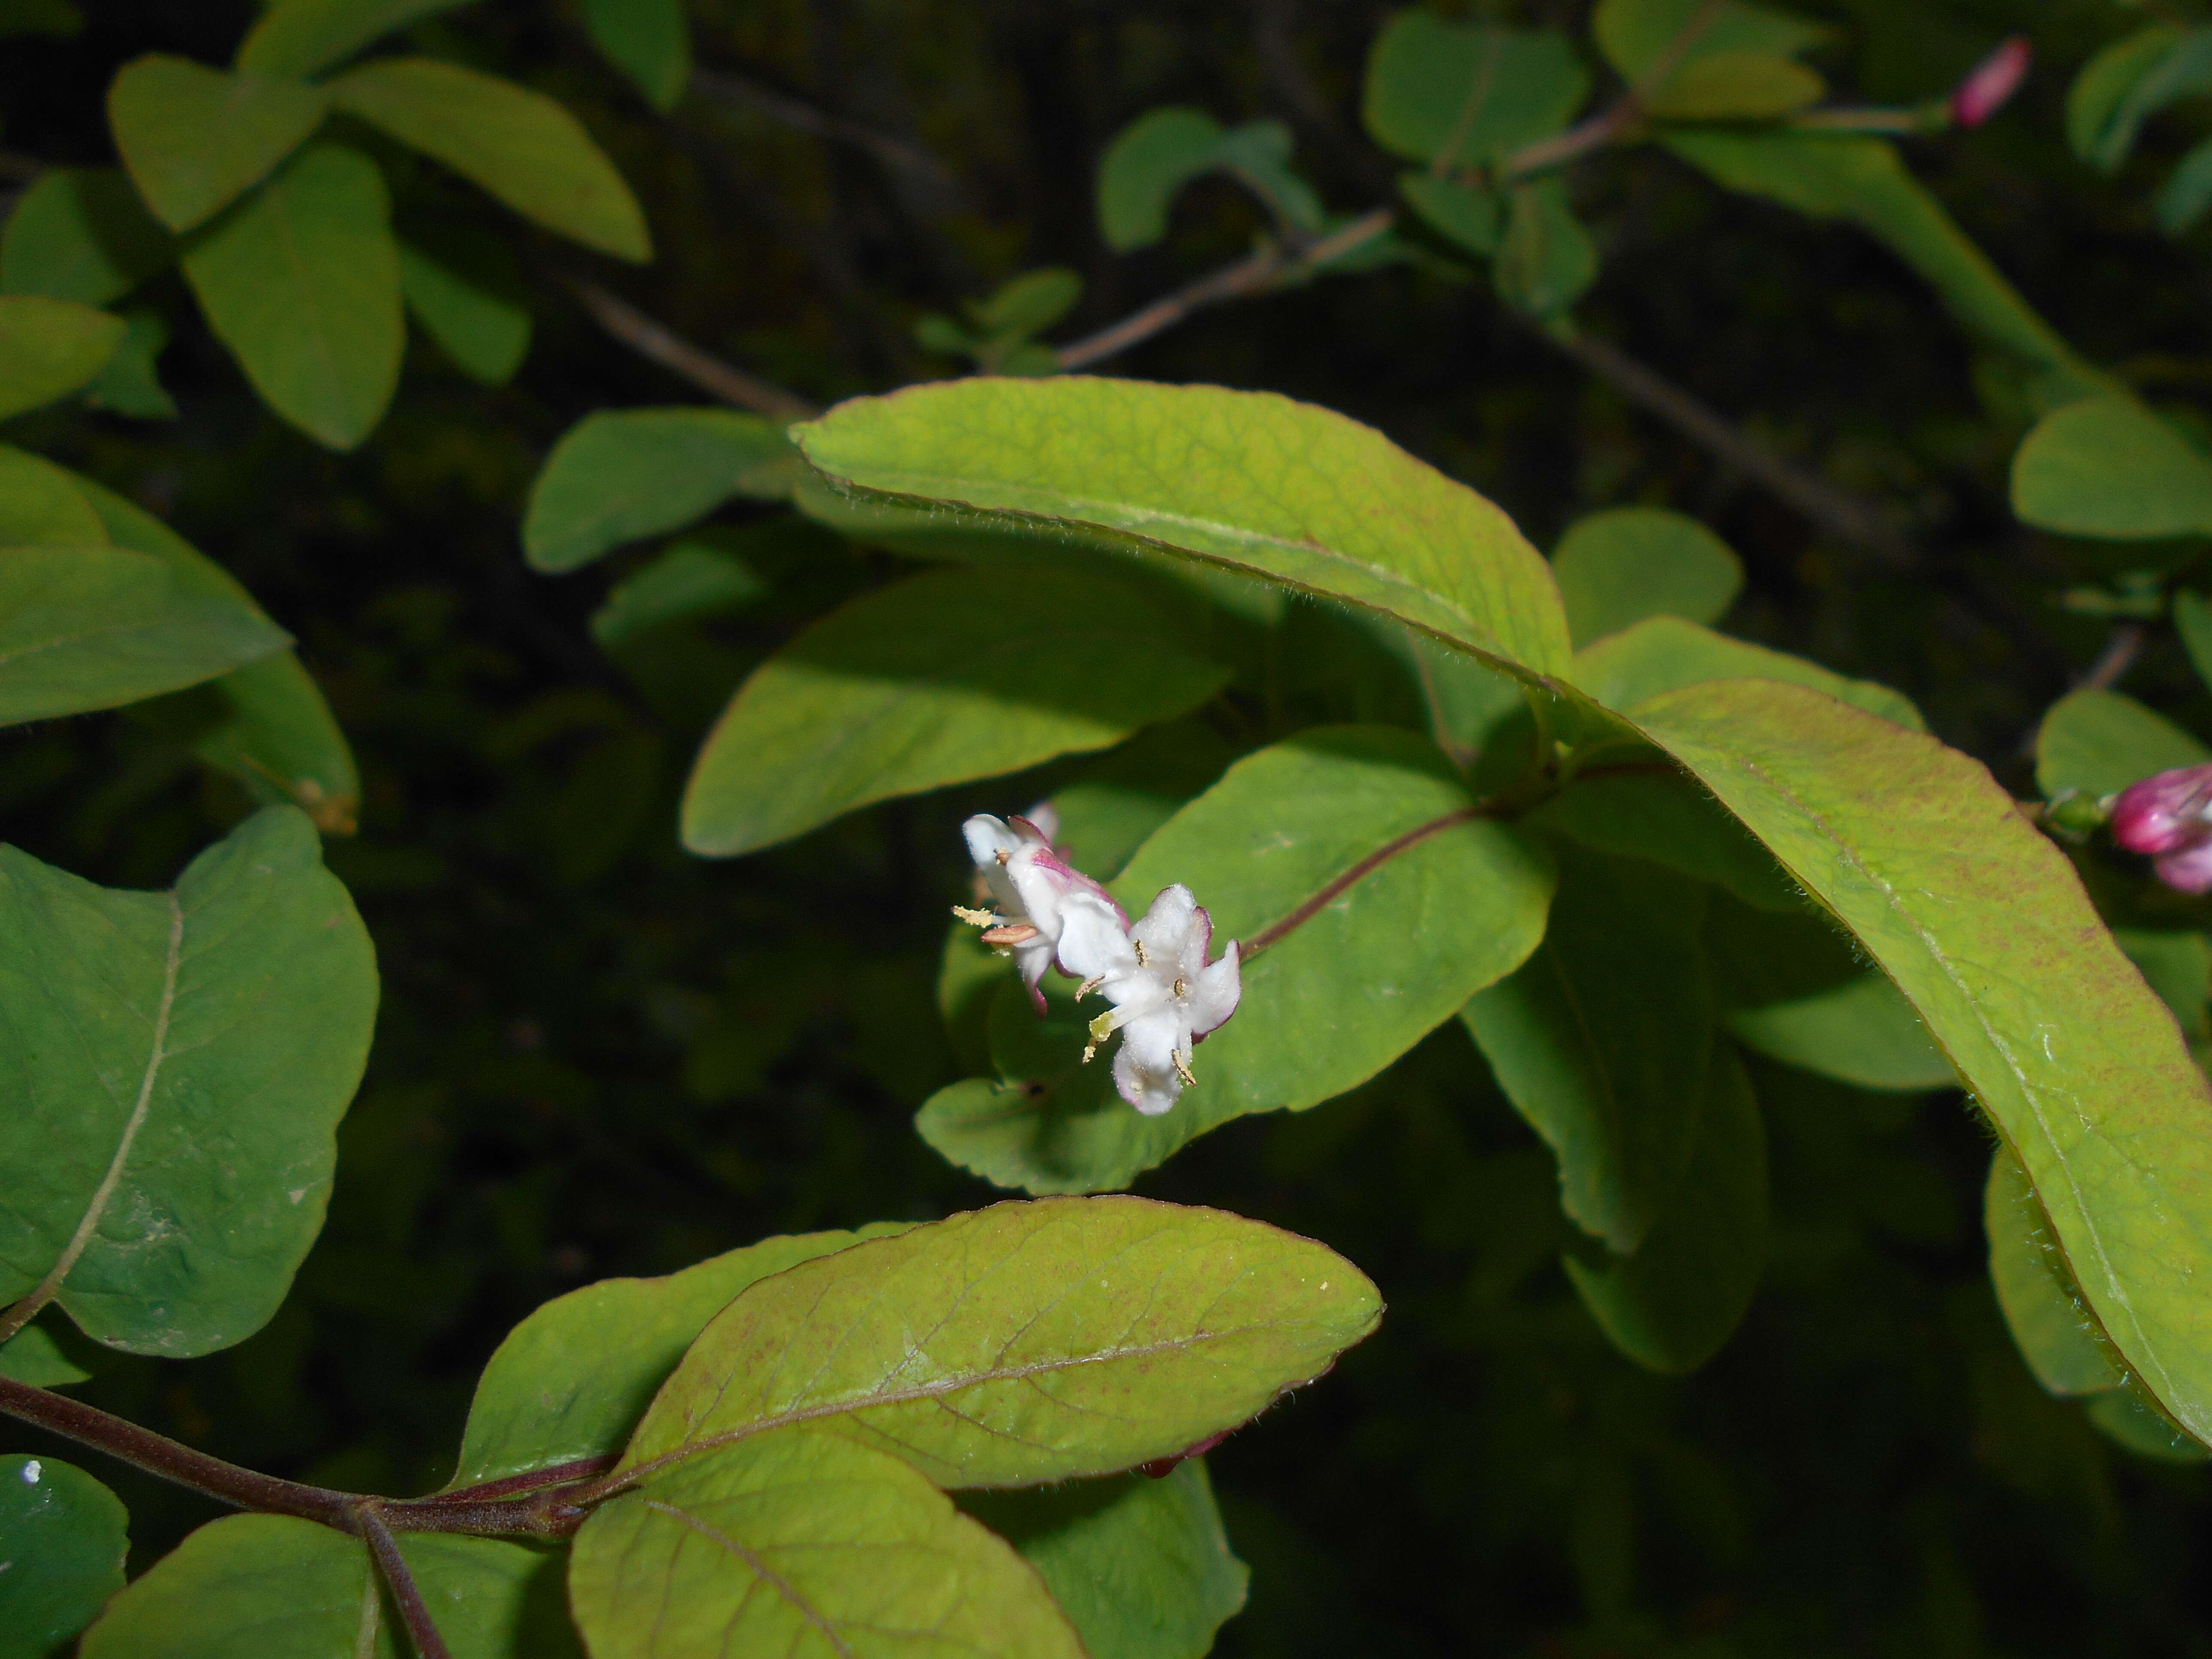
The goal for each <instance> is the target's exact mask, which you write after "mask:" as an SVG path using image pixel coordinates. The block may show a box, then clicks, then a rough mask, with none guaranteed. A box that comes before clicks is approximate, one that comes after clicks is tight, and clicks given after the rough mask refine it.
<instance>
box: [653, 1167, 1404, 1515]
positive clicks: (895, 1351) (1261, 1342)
mask: <svg viewBox="0 0 2212 1659" xmlns="http://www.w3.org/2000/svg"><path fill="white" fill-rule="evenodd" d="M1381 1314H1382V1303H1381V1301H1380V1299H1379V1297H1377V1296H1376V1291H1375V1287H1374V1286H1373V1285H1371V1284H1370V1283H1369V1282H1368V1280H1367V1278H1366V1276H1365V1275H1364V1274H1363V1273H1360V1271H1359V1270H1358V1268H1357V1267H1353V1266H1352V1264H1351V1263H1350V1262H1348V1261H1345V1260H1344V1259H1343V1258H1342V1257H1341V1256H1339V1255H1335V1254H1334V1252H1332V1251H1330V1250H1328V1249H1326V1248H1324V1247H1323V1246H1322V1245H1319V1244H1316V1243H1313V1242H1312V1241H1311V1240H1310V1239H1304V1238H1300V1237H1297V1236H1296V1235H1295V1234H1291V1233H1285V1232H1282V1231H1278V1230H1277V1229H1275V1228H1273V1227H1269V1226H1267V1225H1263V1224H1261V1223H1260V1222H1256V1221H1247V1220H1245V1219H1243V1218H1241V1217H1238V1216H1232V1215H1226V1214H1224V1213H1222V1212H1219V1211H1216V1210H1201V1209H1184V1208H1180V1207H1178V1206H1174V1205H1170V1204H1158V1203H1154V1202H1152V1201H1151V1200H1147V1199H1139V1198H1127V1197H1114V1198H1048V1199H1040V1200H1036V1201H1034V1202H1030V1203H1010V1204H999V1205H994V1206H992V1207H991V1208H989V1209H987V1210H978V1211H974V1212H969V1213H968V1214H965V1215H957V1216H954V1217H952V1218H950V1219H949V1220H945V1221H939V1222H934V1223H932V1224H930V1225H927V1226H922V1227H916V1228H915V1229H914V1230H913V1231H910V1232H906V1233H902V1234H901V1235H899V1236H898V1237H896V1238H879V1239H875V1240H873V1241H872V1242H870V1243H865V1244H856V1245H854V1246H853V1247H852V1248H851V1249H848V1250H841V1251H839V1252H838V1253H837V1254H836V1255H833V1256H826V1257H823V1258H820V1259H818V1260H816V1261H809V1262H805V1263H802V1264H801V1265H799V1266H798V1267H793V1268H792V1269H791V1270H790V1271H789V1272H787V1273H778V1274H776V1275H775V1277H773V1278H769V1279H762V1280H761V1281H759V1282H758V1283H757V1284H756V1285H753V1286H752V1288H751V1289H750V1290H748V1291H745V1292H744V1294H743V1295H742V1296H740V1297H738V1299H737V1300H736V1301H735V1302H733V1303H732V1304H730V1306H729V1307H728V1308H727V1309H726V1310H724V1312H722V1313H721V1314H720V1316H718V1317H717V1318H716V1319H715V1320H714V1322H713V1323H712V1324H710V1325H708V1327H707V1329H706V1331H705V1332H704V1334H702V1335H701V1336H700V1338H699V1340H697V1341H696V1342H695V1343H693V1344H692V1345H691V1349H690V1352H688V1353H687V1354H685V1356H684V1363H683V1364H681V1365H679V1366H678V1367H677V1370H676V1374H675V1375H674V1376H671V1377H670V1378H669V1379H668V1382H667V1383H666V1384H665V1386H664V1387H663V1388H662V1389H661V1390H660V1393H659V1395H658V1396H656V1397H655V1399H654V1400H653V1405H652V1407H651V1408H650V1409H649V1410H648V1411H647V1413H646V1415H645V1421H644V1422H643V1423H642V1424H641V1425H639V1427H638V1431H637V1434H636V1436H635V1437H634V1438H633V1439H632V1440H631V1442H630V1444H629V1450H628V1451H627V1452H625V1453H624V1454H623V1463H622V1466H621V1467H622V1468H623V1470H624V1471H627V1472H629V1474H632V1475H634V1476H635V1477H636V1478H638V1479H645V1478H647V1477H648V1476H651V1475H653V1474H657V1473H658V1472H659V1471H663V1470H665V1469H669V1468H672V1467H674V1466H676V1465H678V1464H681V1463H683V1462H688V1461H690V1460H691V1459H693V1458H696V1457H698V1456H700V1455H702V1454H706V1453H709V1452H712V1451H714V1449H716V1448H719V1447H725V1446H731V1445H734V1444H736V1443H740V1442H743V1441H746V1440H750V1439H754V1438H756V1437H764V1436H767V1435H769V1434H770V1433H772V1432H774V1431H777V1430H780V1429H788V1428H792V1427H795V1426H799V1425H808V1424H812V1425H819V1426H821V1427H824V1428H833V1427H834V1428H836V1429H837V1430H838V1431H840V1432H841V1433H842V1435H844V1436H845V1437H848V1438H850V1439H853V1440H855V1441H857V1442H860V1443H862V1444H866V1445H868V1446H872V1447H877V1448H880V1449H885V1450H888V1451H890V1452H891V1453H893V1454H895V1455H896V1456H898V1457H900V1458H902V1459H904V1460H905V1461H906V1462H908V1463H910V1464H912V1465H913V1467H914V1468H917V1469H919V1470H920V1471H921V1473H922V1474H925V1475H927V1476H928V1477H929V1478H930V1479H931V1480H934V1481H936V1482H937V1484H939V1486H1030V1485H1035V1484H1037V1483H1039V1482H1044V1481H1053V1480H1067V1479H1069V1478H1070V1477H1073V1476H1076V1475H1084V1474H1107V1473H1110V1472H1112V1471H1114V1470H1117V1469H1125V1468H1131V1467H1133V1466H1134V1465H1136V1464H1138V1463H1142V1462H1149V1461H1151V1460H1152V1459H1154V1458H1158V1457H1171V1456H1174V1455H1176V1454H1178V1453H1180V1452H1182V1450H1184V1449H1186V1448H1188V1447H1190V1446H1192V1445H1194V1444H1195V1443H1198V1442H1199V1441H1200V1440H1202V1439H1205V1438H1206V1437H1208V1436H1210V1435H1213V1434H1218V1433H1219V1432H1220V1431H1223V1430H1225V1429H1228V1428H1231V1427H1234V1426H1236V1425H1238V1424H1241V1423H1243V1422H1245V1421H1246V1420H1247V1419H1250V1418H1252V1417H1254V1416H1255V1415H1257V1414H1258V1413H1260V1412H1261V1410H1263V1409H1264V1408H1265V1407H1267V1405H1268V1404H1269V1403H1270V1402H1271V1401H1273V1400H1275V1399H1276V1398H1277V1397H1278V1396H1279V1395H1281V1394H1282V1393H1283V1392H1284V1391H1285V1389H1291V1388H1293V1387H1296V1386H1298V1385H1300V1384H1302V1383H1305V1382H1308V1381H1310V1379H1311V1378H1313V1377H1315V1376H1319V1375H1320V1374H1321V1373H1322V1371H1324V1370H1328V1367H1329V1365H1330V1364H1333V1363H1334V1360H1335V1358H1336V1356H1337V1355H1338V1354H1339V1353H1340V1352H1343V1351H1344V1350H1345V1349H1346V1348H1348V1347H1350V1346H1352V1344H1353V1343H1355V1342H1358V1340H1361V1339H1362V1338H1363V1337H1364V1336H1366V1335H1367V1334H1368V1333H1369V1332H1370V1331H1371V1330H1373V1329H1374V1328H1375V1324H1376V1321H1377V1320H1378V1319H1379V1318H1380V1317H1381Z"/></svg>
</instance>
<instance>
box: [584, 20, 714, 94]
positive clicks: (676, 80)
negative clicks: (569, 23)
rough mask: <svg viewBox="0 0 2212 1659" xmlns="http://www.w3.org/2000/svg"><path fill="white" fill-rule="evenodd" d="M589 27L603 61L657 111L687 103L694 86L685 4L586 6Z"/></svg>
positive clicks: (594, 44) (689, 32)
mask: <svg viewBox="0 0 2212 1659" xmlns="http://www.w3.org/2000/svg"><path fill="white" fill-rule="evenodd" d="M584 23H585V26H586V27H587V28H589V29H590V30H591V32H592V45H593V46H597V47H598V48H599V55H600V56H601V57H602V58H605V59H606V60H607V62H609V63H610V64H613V65H614V66H615V67H616V68H617V69H618V70H621V71H622V72H623V74H624V75H627V76H629V78H630V79H631V80H632V81H634V82H636V83H637V88H638V90H639V91H640V92H642V93H643V94H645V100H646V102H647V103H648V104H651V105H652V106H653V108H655V109H657V110H662V111H666V110H671V109H674V108H675V107H676V106H677V105H678V103H679V102H681V101H682V100H683V97H684V88H685V87H686V86H687V85H689V84H690V80H691V31H690V26H689V24H687V23H686V21H684V0H584Z"/></svg>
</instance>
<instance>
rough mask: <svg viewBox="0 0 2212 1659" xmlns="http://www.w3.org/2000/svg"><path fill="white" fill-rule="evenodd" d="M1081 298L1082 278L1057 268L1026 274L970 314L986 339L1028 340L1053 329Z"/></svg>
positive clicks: (1069, 271)
mask: <svg viewBox="0 0 2212 1659" xmlns="http://www.w3.org/2000/svg"><path fill="white" fill-rule="evenodd" d="M1082 297H1083V278H1081V277H1080V276H1077V275H1076V274H1075V273H1074V272H1073V271H1072V270H1061V269H1060V268H1059V267H1057V266H1054V267H1051V268H1049V269H1047V270H1032V271H1027V272H1024V274H1023V275H1021V276H1017V277H1015V278H1014V279H1013V281H1012V282H1010V283H1006V284H1005V285H1003V286H1002V287H1001V288H1000V289H999V290H998V291H997V292H996V293H994V294H993V295H991V297H990V298H989V299H987V300H982V301H977V302H976V303H975V304H974V305H972V306H970V307H969V308H968V311H969V317H970V318H971V319H973V320H974V322H975V326H976V327H977V328H979V329H981V331H982V332H983V337H985V338H987V339H992V340H1009V339H1026V338H1027V337H1029V336H1030V335H1032V334H1036V333H1038V332H1041V331H1043V330H1045V329H1048V328H1050V327H1051V326H1052V325H1054V323H1056V322H1058V321H1059V320H1060V319H1061V318H1062V317H1065V316H1066V314H1067V313H1069V312H1070V311H1072V310H1073V309H1074V308H1075V302H1076V301H1078V300H1079V299H1081V298H1082Z"/></svg>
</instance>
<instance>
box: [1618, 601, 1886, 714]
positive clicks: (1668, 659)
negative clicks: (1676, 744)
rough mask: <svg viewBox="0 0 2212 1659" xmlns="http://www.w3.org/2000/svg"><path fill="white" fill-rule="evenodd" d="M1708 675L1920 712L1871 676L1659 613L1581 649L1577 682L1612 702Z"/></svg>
mask: <svg viewBox="0 0 2212 1659" xmlns="http://www.w3.org/2000/svg"><path fill="white" fill-rule="evenodd" d="M1708 680H1771V681H1776V682H1779V683H1781V684H1788V685H1800V686H1804V687H1806V688H1808V690H1814V691H1821V692H1825V693H1826V694H1827V695H1828V696H1831V697H1834V698H1836V699H1837V700H1838V701H1839V702H1847V703H1849V704H1850V705H1851V707H1853V708H1863V709H1864V710H1866V712H1867V713H1868V714H1879V715H1880V716H1881V718H1882V719H1884V720H1893V721H1895V722H1896V723H1897V724H1898V725H1899V726H1907V727H1910V728H1911V730H1913V731H1916V732H1917V731H1920V730H1923V721H1922V720H1921V718H1920V712H1919V710H1917V709H1916V708H1913V706H1912V704H1911V702H1909V701H1907V700H1906V698H1905V696H1903V695H1902V694H1901V693H1899V692H1896V691H1893V690H1890V689H1889V688H1888V687H1887V686H1886V685H1876V684H1874V682H1872V681H1871V680H1851V679H1845V678H1844V677H1843V676H1842V675H1841V674H1838V673H1837V672H1835V671H1833V670H1832V669H1827V668H1823V667H1821V666H1820V664H1818V663H1816V662H1808V661H1806V660H1805V659H1804V658H1802V657H1793V656H1790V655H1788V654H1787V653H1784V652H1780V651H1770V650H1768V649H1767V648H1766V647H1765V646H1763V645H1753V644H1752V643H1751V642H1750V641H1748V640H1736V639H1730V638H1729V636H1728V635H1725V634H1716V633H1713V632H1712V631H1711V629H1704V628H1700V627H1699V626H1698V625H1697V624H1696V623H1687V622H1684V621H1682V620H1681V619H1680V618H1679V617H1651V618H1650V619H1649V620H1648V621H1644V622H1640V623H1637V624H1635V626H1633V627H1632V628H1629V629H1625V630H1623V631H1622V632H1620V633H1618V634H1615V635H1611V636H1609V637H1608V638H1606V639H1603V640H1601V641H1598V642H1597V643H1596V644H1595V645H1593V646H1590V647H1587V648H1585V649H1583V650H1581V651H1578V652H1577V653H1575V683H1576V684H1578V685H1580V686H1581V687H1582V688H1583V690H1585V691H1587V692H1589V694H1590V696H1593V697H1595V698H1596V699H1597V700H1598V702H1601V703H1603V704H1604V705H1605V706H1606V707H1607V708H1618V709H1620V710H1623V711H1624V712H1625V711H1626V710H1629V709H1632V708H1635V707H1636V706H1637V705H1638V703H1641V702H1646V701H1648V700H1649V699H1650V698H1653V697H1656V696H1662V695H1663V694H1664V693H1666V692H1668V691H1674V690H1680V688H1681V687H1683V686H1686V685H1697V684H1702V683H1704V682H1705V681H1708Z"/></svg>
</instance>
